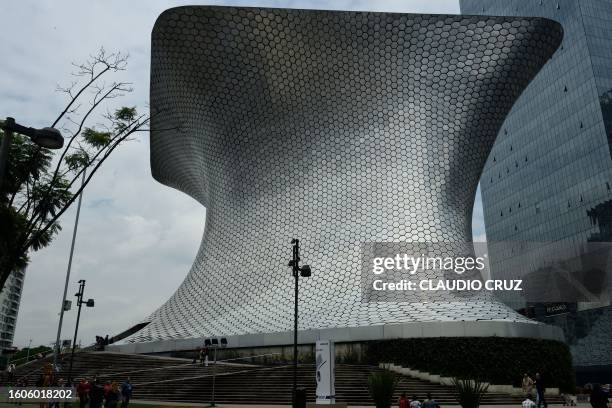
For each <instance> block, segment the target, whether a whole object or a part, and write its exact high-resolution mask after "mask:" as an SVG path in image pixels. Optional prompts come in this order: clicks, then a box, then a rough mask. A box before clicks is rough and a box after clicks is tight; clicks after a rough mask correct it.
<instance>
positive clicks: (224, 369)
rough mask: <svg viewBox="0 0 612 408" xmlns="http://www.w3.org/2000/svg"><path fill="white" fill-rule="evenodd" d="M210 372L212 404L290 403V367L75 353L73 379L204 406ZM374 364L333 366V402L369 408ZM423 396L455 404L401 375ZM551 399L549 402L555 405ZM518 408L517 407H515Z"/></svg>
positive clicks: (308, 377)
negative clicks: (128, 382) (129, 382)
mask: <svg viewBox="0 0 612 408" xmlns="http://www.w3.org/2000/svg"><path fill="white" fill-rule="evenodd" d="M49 361H51V359H50V358H46V359H43V360H39V361H36V362H31V363H29V364H26V365H24V366H21V367H19V368H18V370H17V375H16V378H21V377H25V378H27V380H28V383H29V384H34V383H35V381H36V379H37V378H38V376H39V375H40V373H41V372H42V367H43V365H44V364H45V363H47V362H49ZM68 365H69V356H64V357H63V358H62V359H61V366H62V370H61V372H60V376H62V377H63V378H66V376H67V369H68ZM213 369H216V372H217V376H216V380H215V382H216V384H215V400H216V402H219V403H231V404H282V405H289V404H290V402H291V388H292V382H293V369H292V367H291V366H287V365H283V366H260V365H254V364H231V363H219V364H218V365H217V367H216V368H213V367H212V364H211V365H209V367H203V366H201V365H199V364H191V360H185V359H177V358H166V357H154V356H145V355H134V354H121V353H108V352H86V353H77V354H76V355H75V362H74V366H73V377H75V378H77V379H78V378H81V377H84V376H86V377H88V378H90V379H91V378H93V376H97V377H98V378H99V379H100V381H102V382H105V381H107V380H108V381H118V382H123V381H124V380H125V379H126V378H127V377H130V378H131V380H132V384H133V385H134V396H133V398H134V399H140V400H153V401H173V402H202V403H204V402H209V401H211V398H212V382H213V377H212V374H213ZM381 370H382V369H380V368H378V367H375V366H367V365H346V364H339V365H337V366H336V399H337V401H339V402H346V403H348V404H349V405H373V401H372V400H371V398H370V396H369V394H368V388H367V387H368V385H367V384H368V382H367V379H368V376H369V375H370V374H371V373H374V372H378V371H381ZM298 386H300V387H304V388H306V394H307V398H308V401H314V398H315V388H316V383H315V368H314V365H312V364H303V365H300V366H299V368H298ZM402 392H406V394H407V395H409V396H412V395H416V396H417V397H418V398H419V399H423V398H425V396H426V394H427V393H428V392H431V394H432V396H433V397H434V398H435V399H436V400H437V401H438V402H439V403H440V405H456V404H457V400H456V394H455V392H454V389H453V388H452V387H450V386H444V385H440V384H434V383H431V382H428V381H424V380H419V379H415V378H411V377H408V376H400V382H399V386H398V388H397V397H399V395H400V393H402ZM520 402H521V397H519V396H511V395H507V394H502V393H488V394H486V395H485V397H484V401H483V402H482V403H483V404H485V405H508V404H512V405H516V404H520ZM559 402H560V401H556V400H553V401H550V402H549V403H559ZM517 406H519V405H517Z"/></svg>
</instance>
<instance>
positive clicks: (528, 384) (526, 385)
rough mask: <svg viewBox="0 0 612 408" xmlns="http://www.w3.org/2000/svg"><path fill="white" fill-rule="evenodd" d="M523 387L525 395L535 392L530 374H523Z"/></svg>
mask: <svg viewBox="0 0 612 408" xmlns="http://www.w3.org/2000/svg"><path fill="white" fill-rule="evenodd" d="M521 387H522V388H523V395H531V394H532V392H533V380H532V379H531V377H530V376H529V374H527V373H525V374H523V380H522V381H521Z"/></svg>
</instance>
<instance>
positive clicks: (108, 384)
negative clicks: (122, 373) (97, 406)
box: [102, 381, 111, 407]
mask: <svg viewBox="0 0 612 408" xmlns="http://www.w3.org/2000/svg"><path fill="white" fill-rule="evenodd" d="M102 390H103V393H104V407H107V406H108V405H107V404H106V403H107V401H108V394H110V391H111V382H110V381H106V382H105V383H104V388H102Z"/></svg>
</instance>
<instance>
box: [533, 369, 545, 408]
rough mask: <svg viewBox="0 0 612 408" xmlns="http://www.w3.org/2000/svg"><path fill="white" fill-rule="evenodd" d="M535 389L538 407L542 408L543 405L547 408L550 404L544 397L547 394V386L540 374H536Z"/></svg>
mask: <svg viewBox="0 0 612 408" xmlns="http://www.w3.org/2000/svg"><path fill="white" fill-rule="evenodd" d="M535 388H536V393H537V398H536V406H537V407H538V408H540V406H542V405H543V406H544V408H547V407H548V403H547V402H546V397H545V396H544V394H545V392H546V385H545V383H544V379H543V378H542V375H541V374H540V373H536V375H535Z"/></svg>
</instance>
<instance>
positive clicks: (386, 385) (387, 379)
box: [368, 370, 399, 408]
mask: <svg viewBox="0 0 612 408" xmlns="http://www.w3.org/2000/svg"><path fill="white" fill-rule="evenodd" d="M398 382H399V380H398V378H397V376H396V375H395V373H393V372H391V371H389V370H384V371H381V372H377V373H372V374H370V376H369V377H368V390H369V391H370V396H371V397H372V399H373V400H374V404H375V405H376V408H390V407H391V404H392V403H393V393H394V392H395V388H396V387H397V383H398Z"/></svg>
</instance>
